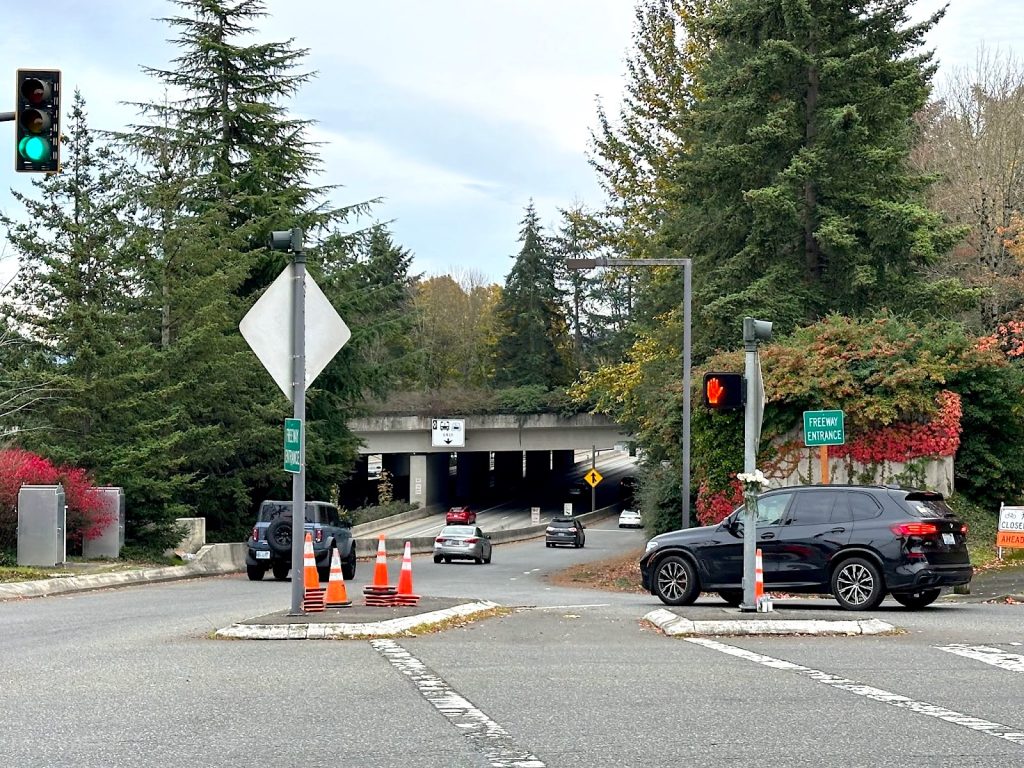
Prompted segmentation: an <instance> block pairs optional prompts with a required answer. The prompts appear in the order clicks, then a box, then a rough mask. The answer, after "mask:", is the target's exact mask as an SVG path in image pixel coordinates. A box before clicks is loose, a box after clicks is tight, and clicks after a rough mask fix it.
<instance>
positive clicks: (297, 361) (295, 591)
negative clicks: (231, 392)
mask: <svg viewBox="0 0 1024 768" xmlns="http://www.w3.org/2000/svg"><path fill="white" fill-rule="evenodd" d="M292 251H293V258H292V265H293V274H292V280H293V283H292V418H295V419H299V421H300V422H301V424H302V443H301V446H302V450H301V456H300V460H299V471H298V472H296V473H295V474H294V475H292V605H291V613H290V615H292V616H298V615H303V614H304V611H303V610H302V598H303V592H304V584H303V581H304V580H303V576H304V572H303V553H304V549H305V538H306V537H305V533H306V440H307V439H308V435H307V431H306V251H305V248H304V247H303V244H302V229H301V228H296V229H293V230H292Z"/></svg>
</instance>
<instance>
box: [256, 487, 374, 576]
mask: <svg viewBox="0 0 1024 768" xmlns="http://www.w3.org/2000/svg"><path fill="white" fill-rule="evenodd" d="M305 529H306V531H307V532H308V533H310V534H312V537H313V552H314V554H315V555H316V567H317V572H318V573H319V576H320V581H327V579H328V577H329V576H330V573H331V552H332V551H334V550H335V549H336V550H338V557H339V558H341V572H342V575H343V576H344V577H345V578H346V579H352V578H354V577H355V575H356V547H355V541H354V540H353V538H352V523H350V522H349V521H347V520H343V519H342V518H341V516H340V515H339V514H338V508H337V507H336V506H334V505H333V504H328V503H327V502H326V501H307V502H306V525H305ZM247 544H248V547H249V549H248V552H247V553H246V556H245V570H246V573H248V574H249V579H250V580H251V581H259V580H260V579H262V578H263V575H264V574H265V573H266V572H267V570H268V569H273V571H274V578H275V579H278V580H283V579H286V578H287V577H288V571H289V570H290V569H291V567H292V503H291V502H290V501H264V502H263V503H262V504H261V505H260V513H259V518H258V519H257V521H256V525H254V526H253V528H252V534H250V536H249V541H248V542H247Z"/></svg>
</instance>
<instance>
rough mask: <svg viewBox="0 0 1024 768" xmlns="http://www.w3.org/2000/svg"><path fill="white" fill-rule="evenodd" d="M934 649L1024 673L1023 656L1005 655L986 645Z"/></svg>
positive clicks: (950, 646)
mask: <svg viewBox="0 0 1024 768" xmlns="http://www.w3.org/2000/svg"><path fill="white" fill-rule="evenodd" d="M935 647H936V648H938V649H939V650H940V651H945V652H946V653H954V654H956V655H957V656H963V657H964V658H967V659H974V660H975V661H981V662H984V663H985V664H991V665H992V666H993V667H999V668H1000V669H1005V670H1006V671H1008V672H1024V656H1021V655H1020V654H1019V653H1007V652H1006V651H1001V650H999V649H998V648H992V647H990V646H988V645H962V644H960V643H954V644H953V645H937V646H935Z"/></svg>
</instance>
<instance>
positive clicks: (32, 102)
mask: <svg viewBox="0 0 1024 768" xmlns="http://www.w3.org/2000/svg"><path fill="white" fill-rule="evenodd" d="M17 88H18V90H17V93H16V94H15V104H16V108H15V118H14V119H15V126H16V127H15V139H16V142H17V143H16V145H15V147H16V149H15V154H14V170H16V171H24V172H29V173H40V172H41V173H56V172H57V171H59V170H60V70H59V69H19V70H18V76H17Z"/></svg>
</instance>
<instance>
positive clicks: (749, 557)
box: [740, 317, 772, 612]
mask: <svg viewBox="0 0 1024 768" xmlns="http://www.w3.org/2000/svg"><path fill="white" fill-rule="evenodd" d="M771 337H772V324H771V323H769V322H767V321H764V320H755V319H754V318H752V317H745V318H743V351H744V366H743V370H744V376H745V378H746V380H747V398H746V405H745V408H744V412H743V472H744V474H746V475H747V476H748V477H751V476H753V474H754V472H755V471H756V469H757V445H758V443H759V442H760V440H761V429H760V419H761V408H762V402H761V388H760V386H756V387H755V386H754V383H755V382H758V383H759V382H760V368H759V365H758V359H757V342H758V341H759V340H761V341H768V340H769V339H771ZM743 499H744V506H743V602H742V603H741V604H740V610H741V611H745V612H749V611H756V610H757V597H756V595H755V593H754V582H755V580H756V559H757V492H756V491H755V490H752V489H751V488H750V487H749V486H747V488H746V489H745V491H744V494H743Z"/></svg>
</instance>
